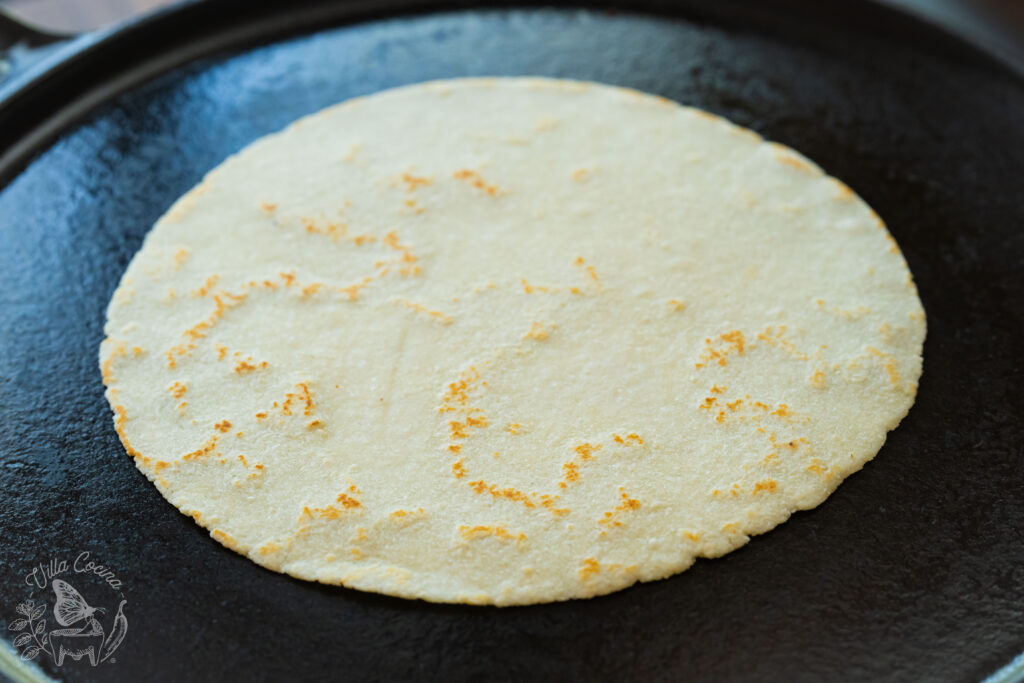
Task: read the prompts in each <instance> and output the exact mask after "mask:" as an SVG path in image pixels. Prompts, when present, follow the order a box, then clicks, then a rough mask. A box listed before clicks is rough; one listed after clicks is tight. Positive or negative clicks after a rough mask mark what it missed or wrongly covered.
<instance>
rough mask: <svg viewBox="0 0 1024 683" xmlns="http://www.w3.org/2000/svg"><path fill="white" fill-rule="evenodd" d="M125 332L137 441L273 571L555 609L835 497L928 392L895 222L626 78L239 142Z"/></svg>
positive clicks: (472, 87) (502, 85) (384, 113)
mask: <svg viewBox="0 0 1024 683" xmlns="http://www.w3.org/2000/svg"><path fill="white" fill-rule="evenodd" d="M107 316H108V319H107V325H106V334H107V339H106V340H105V341H104V342H103V344H102V347H101V350H100V359H101V365H102V371H103V380H104V382H105V384H106V385H107V387H108V388H107V398H108V399H109V401H110V404H111V406H112V407H113V409H114V413H115V420H114V422H115V425H116V428H117V431H118V434H119V435H120V437H121V440H122V442H123V444H124V446H125V448H126V449H127V451H128V452H129V453H130V454H131V455H132V456H134V458H135V460H136V463H137V465H138V467H139V469H140V470H142V471H143V472H144V473H145V474H146V475H147V476H148V477H149V478H150V479H151V480H152V481H153V482H154V483H155V484H156V485H157V487H158V488H159V490H160V492H161V493H162V494H163V495H164V496H165V497H166V498H167V500H169V501H170V502H171V503H173V504H174V505H175V506H177V507H178V508H179V509H180V510H181V511H182V512H184V513H186V514H189V515H192V516H193V517H194V518H195V519H196V521H197V522H199V523H200V524H202V525H203V526H205V527H207V528H208V529H210V532H211V535H212V536H213V537H214V538H215V539H216V540H218V541H219V542H221V543H222V544H224V545H225V546H227V547H228V548H231V549H232V550H235V551H237V552H239V553H242V554H244V555H246V556H248V557H249V558H250V559H252V560H253V561H254V562H256V563H258V564H260V565H262V566H264V567H267V568H269V569H272V570H275V571H280V572H285V573H288V574H290V575H292V576H295V577H298V578H302V579H309V580H317V581H322V582H325V583H333V584H344V585H346V586H350V587H352V588H358V589H361V590H368V591H377V592H381V593H387V594H391V595H397V596H402V597H408V598H423V599H426V600H432V601H439V602H468V603H477V604H479V603H493V604H498V605H509V604H528V603H536V602H545V601H552V600H564V599H568V598H581V597H588V596H594V595H598V594H602V593H608V592H610V591H614V590H617V589H620V588H623V587H625V586H628V585H630V584H632V583H634V582H636V581H649V580H653V579H659V578H662V577H666V576H669V575H671V574H673V573H676V572H680V571H682V570H684V569H686V568H687V567H689V566H690V565H691V564H692V563H693V561H694V559H695V558H697V557H715V556H718V555H722V554H723V553H726V552H728V551H730V550H732V549H734V548H737V547H739V546H741V545H743V544H744V543H745V542H746V541H747V540H748V537H749V536H750V535H751V534H759V533H763V532H765V531H767V530H769V529H771V528H772V527H774V526H775V525H777V524H779V523H781V522H783V521H785V520H786V519H787V518H788V517H789V515H790V513H791V512H793V511H794V510H798V509H806V508H810V507H813V506H815V505H818V504H819V503H820V502H821V501H823V500H824V499H825V498H826V497H827V496H828V494H829V493H830V492H831V491H832V490H833V489H835V487H836V486H837V485H838V484H839V482H840V481H841V480H842V479H843V478H844V477H846V476H847V475H849V474H851V473H853V472H855V471H856V470H858V469H860V468H861V467H862V466H863V465H864V463H865V462H867V461H868V460H870V459H871V458H872V457H873V456H874V455H875V454H876V453H877V452H878V450H879V448H881V446H882V443H883V442H884V441H885V437H886V433H887V432H888V431H889V430H891V429H893V428H895V427H896V425H897V424H898V423H899V421H900V420H901V419H902V418H903V416H904V415H905V414H906V413H907V410H908V409H909V408H910V406H911V404H912V403H913V400H914V395H915V392H916V387H917V385H916V382H917V380H918V378H919V376H920V373H921V349H922V343H923V340H924V335H925V318H924V311H923V309H922V306H921V302H920V301H919V299H918V297H917V293H916V290H915V288H914V284H913V281H912V279H911V275H910V272H909V270H908V268H907V264H906V262H905V261H904V259H903V257H902V255H901V254H900V251H899V248H898V247H897V245H896V243H895V241H894V240H893V238H892V237H891V236H890V235H889V233H888V232H887V231H886V228H885V225H884V224H883V223H882V221H881V220H880V219H879V218H878V216H877V215H876V214H875V213H874V212H873V211H872V210H871V209H870V208H869V207H868V206H867V205H866V204H865V203H864V202H863V201H862V200H861V199H860V198H859V197H857V195H855V194H854V193H853V192H852V191H851V190H850V189H849V188H848V187H846V186H845V185H844V184H843V183H841V182H839V181H837V180H835V179H834V178H830V177H828V176H826V175H824V174H823V172H822V171H821V169H819V168H818V167H817V166H815V165H814V164H813V163H811V162H810V161H808V160H807V159H805V158H804V157H802V156H801V155H799V154H798V153H796V152H794V151H793V150H791V149H789V148H786V147H783V146H780V145H777V144H774V143H771V142H766V141H764V140H762V139H761V138H760V137H759V136H758V135H757V134H755V133H753V132H751V131H749V130H747V129H744V128H740V127H737V126H735V125H733V124H731V123H729V122H728V121H725V120H723V119H721V118H719V117H716V116H713V115H710V114H707V113H705V112H702V111H700V110H697V109H692V108H687V107H682V106H679V105H677V104H675V103H673V102H670V101H668V100H665V99H663V98H659V97H653V96H649V95H645V94H642V93H638V92H635V91H631V90H625V89H621V88H613V87H609V86H604V85H597V84H588V83H579V82H571V81H554V80H543V79H489V80H480V79H473V80H456V81H442V82H434V83H427V84H421V85H415V86H410V87H405V88H400V89H396V90H391V91H387V92H383V93H380V94H377V95H373V96H371V97H367V98H363V99H357V100H352V101H349V102H346V103H344V104H341V105H338V106H336V107H332V108H329V109H327V110H324V111H322V112H319V113H317V114H315V115H312V116H309V117H307V118H304V119H302V120H300V121H298V122H296V123H295V124H293V125H291V126H289V127H288V128H287V129H286V130H284V131H282V132H280V133H277V134H274V135H270V136H267V137H266V138H263V139H261V140H259V141H257V142H256V143H254V144H252V145H251V146H249V147H248V148H247V149H245V150H244V151H242V152H241V153H239V154H237V155H235V156H233V157H231V158H230V159H228V160H227V161H225V162H224V163H223V164H222V165H221V166H219V167H218V168H216V169H214V170H213V171H211V172H210V173H209V175H207V177H206V178H205V179H204V180H203V182H202V183H201V184H200V185H199V186H197V187H196V188H194V189H193V190H191V191H190V192H188V193H187V194H186V195H185V196H183V197H182V198H181V199H180V200H178V201H177V202H176V203H175V204H174V206H173V207H171V209H170V210H169V211H168V212H167V214H166V215H164V216H163V217H162V218H161V219H160V220H159V221H158V222H157V223H156V225H155V226H154V228H153V230H152V231H151V232H150V233H149V235H148V237H147V238H146V240H145V243H144V245H143V247H142V249H141V250H140V251H139V253H138V254H137V255H136V256H135V258H134V260H133V261H132V263H131V265H130V266H129V267H128V270H127V272H126V273H125V275H124V277H123V279H122V281H121V284H120V286H119V287H118V289H117V291H116V292H115V293H114V296H113V299H112V301H111V304H110V308H109V310H108V314H107Z"/></svg>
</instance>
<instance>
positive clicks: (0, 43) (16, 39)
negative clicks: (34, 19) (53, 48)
mask: <svg viewBox="0 0 1024 683" xmlns="http://www.w3.org/2000/svg"><path fill="white" fill-rule="evenodd" d="M68 37H70V36H61V35H57V34H54V33H47V32H46V31H43V30H40V29H37V28H33V27H32V26H29V25H27V24H24V23H22V22H21V21H19V20H17V19H15V18H14V17H12V16H11V15H10V14H8V13H7V12H5V11H4V10H2V9H0V56H2V53H3V52H6V51H7V50H9V49H11V48H12V47H14V46H15V45H21V46H23V47H26V48H33V47H42V46H44V45H50V44H51V43H56V42H57V41H59V40H64V39H65V38H68Z"/></svg>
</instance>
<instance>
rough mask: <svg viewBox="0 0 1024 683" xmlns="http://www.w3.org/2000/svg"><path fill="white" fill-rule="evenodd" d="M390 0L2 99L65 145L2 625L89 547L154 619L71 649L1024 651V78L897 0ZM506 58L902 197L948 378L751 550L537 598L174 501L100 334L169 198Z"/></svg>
mask: <svg viewBox="0 0 1024 683" xmlns="http://www.w3.org/2000/svg"><path fill="white" fill-rule="evenodd" d="M385 4H386V3H381V4H379V5H374V10H373V11H374V12H376V13H377V14H376V15H375V17H374V19H373V20H372V21H370V22H368V23H352V22H354V19H353V18H355V17H362V16H363V15H361V14H360V12H363V11H364V10H365V8H366V6H365V5H362V4H359V3H341V4H338V3H334V4H332V5H330V6H326V5H323V4H318V3H301V2H300V3H296V2H291V3H271V2H250V3H245V5H244V7H245V9H244V10H241V9H240V8H241V7H242V5H241V4H238V3H235V4H233V5H232V7H228V6H227V4H226V3H219V2H212V3H210V2H207V3H198V4H194V5H190V6H187V7H186V8H184V9H182V10H178V11H176V12H171V13H169V14H166V15H164V16H162V17H159V18H157V19H154V20H151V21H148V22H143V23H142V24H139V25H136V26H134V27H130V28H128V29H125V30H124V31H122V32H121V33H117V34H115V35H114V36H112V37H110V38H107V39H105V40H102V41H98V42H96V43H95V44H90V45H88V46H87V47H86V48H84V49H78V50H77V51H74V53H73V54H69V55H68V56H66V57H64V58H62V60H61V61H59V62H58V63H57V66H56V67H55V70H53V71H51V72H49V75H48V76H46V78H44V79H43V80H42V81H40V80H36V81H33V83H32V84H31V86H30V87H26V88H23V89H22V90H19V91H18V92H16V93H14V94H13V95H12V94H10V93H8V99H7V100H6V101H5V102H0V153H2V152H5V151H7V152H10V151H11V150H12V149H14V148H15V147H16V146H17V145H19V144H20V145H22V147H21V148H19V149H20V151H18V154H21V152H23V151H25V150H26V149H27V150H28V151H29V152H31V153H33V154H38V155H37V156H36V157H35V158H34V159H33V160H31V161H30V163H28V164H27V166H26V165H25V162H26V159H25V158H23V157H22V158H19V156H18V154H13V153H12V154H9V155H8V156H7V158H6V165H5V166H3V168H0V177H2V178H3V179H4V180H5V182H7V184H6V186H5V187H3V189H2V190H0V239H2V245H0V297H2V299H0V300H2V304H0V347H2V349H0V419H2V420H3V426H4V429H3V430H2V431H0V629H2V632H0V633H2V634H3V635H2V636H0V637H2V638H3V639H4V640H6V641H7V642H9V641H10V637H9V636H10V635H11V633H10V632H9V631H8V630H7V624H8V623H9V622H10V621H11V619H13V618H14V616H15V614H14V608H15V605H17V604H18V603H19V602H21V601H22V600H24V599H25V598H26V597H27V591H28V590H29V587H27V586H26V585H25V584H24V575H25V573H26V572H27V571H29V570H31V568H32V567H33V566H34V565H35V564H36V563H38V562H44V561H47V560H48V559H49V558H51V557H69V558H73V557H75V556H76V555H77V554H78V553H80V552H82V551H85V550H88V551H90V552H91V553H92V554H93V556H94V557H95V558H96V559H97V560H100V561H102V562H103V563H104V564H106V565H109V566H110V567H112V568H113V569H115V570H116V572H117V575H118V577H119V578H120V579H121V580H122V581H123V584H124V585H123V591H124V596H125V599H126V600H127V604H126V607H125V612H126V615H127V617H128V621H129V628H128V632H127V637H126V639H125V641H124V643H123V644H122V646H121V647H120V648H119V649H118V650H117V652H116V657H115V659H116V662H114V663H111V662H107V663H104V664H101V665H100V666H98V667H96V668H92V667H90V666H89V665H88V663H87V662H86V661H84V660H83V661H81V662H70V661H68V662H65V664H64V666H62V667H61V668H60V669H57V668H55V667H54V666H53V664H52V662H50V661H49V660H48V658H47V661H45V662H44V670H45V671H46V672H47V673H48V674H50V675H52V676H54V677H57V678H60V679H64V680H69V681H91V680H124V681H177V680H188V681H207V680H209V681H213V680H254V681H255V680H312V679H337V680H386V681H411V680H443V681H460V680H497V681H501V680H527V679H530V680H684V679H695V680H721V681H735V680H760V681H766V680H771V681H775V680H777V681H820V680H844V681H880V680H894V681H895V680H941V681H946V680H949V681H963V680H977V679H980V678H982V677H984V676H986V675H988V674H990V673H992V672H993V671H995V670H996V669H998V668H999V667H1001V666H1002V665H1004V664H1005V663H1007V662H1008V661H1010V660H1011V659H1012V658H1013V657H1014V656H1015V655H1017V654H1018V653H1020V652H1021V651H1022V650H1024V452H1022V444H1024V430H1022V424H1021V415H1022V414H1024V401H1022V398H1024V391H1022V389H1021V380H1022V377H1021V371H1020V368H1021V361H1020V353H1021V350H1022V348H1021V346H1022V344H1021V340H1022V338H1024V337H1022V334H1024V329H1022V317H1024V316H1022V303H1021V296H1022V294H1024V283H1022V275H1021V269H1022V265H1021V264H1022V255H1024V249H1022V241H1024V239H1022V234H1024V230H1022V226H1024V85H1022V82H1021V81H1020V80H1019V79H1018V78H1017V77H1015V76H1013V75H1012V74H1010V73H1009V72H1008V71H1006V70H1004V69H1002V68H1000V67H999V66H998V65H996V64H995V63H994V62H991V61H989V60H987V59H986V58H983V57H981V56H980V55H979V54H978V53H976V52H973V51H972V50H970V49H969V48H967V47H965V46H963V45H959V44H957V43H955V42H954V41H952V40H949V39H946V38H943V37H942V36H939V35H937V34H935V33H934V32H932V31H930V30H928V29H927V28H926V27H922V26H921V25H918V24H916V23H914V22H913V21H911V20H909V19H906V18H904V17H900V16H899V15H891V14H890V13H888V12H882V11H881V10H879V9H878V8H877V7H875V6H874V5H871V4H869V3H866V2H849V3H838V5H837V4H831V9H830V10H828V11H824V10H821V9H820V7H816V6H818V5H819V3H815V2H807V3H801V2H792V1H790V2H785V3H766V2H753V3H750V4H749V5H748V4H743V3H715V2H711V1H708V2H697V1H694V0H691V1H689V2H682V3H664V2H663V3H658V4H656V5H651V6H650V10H651V13H648V14H641V13H638V14H632V13H625V12H622V13H613V12H607V11H604V10H600V9H597V10H582V9H578V8H563V9H544V8H520V9H510V8H492V9H459V8H454V9H453V8H451V7H449V8H448V9H447V10H443V9H442V10H440V11H438V12H434V11H433V10H434V9H436V8H433V7H431V8H430V9H431V11H430V12H423V13H415V14H411V13H410V14H402V13H401V12H399V11H398V9H395V11H394V12H393V13H392V16H389V17H388V16H383V15H384V14H387V13H390V12H391V10H390V9H387V8H383V6H384V5H385ZM412 5H417V3H404V5H403V6H402V8H399V9H402V11H405V10H408V9H409V8H410V7H411V6H412ZM394 7H395V8H397V4H396V5H395V6H394ZM417 7H418V8H419V9H423V7H424V5H423V4H422V3H419V5H417ZM837 8H838V9H837ZM297 9H298V10H301V11H299V12H298V13H295V12H294V10H297ZM239 12H241V13H239ZM314 30H316V31H317V32H313V31H314ZM189 31H191V33H189ZM275 40H276V41H278V42H273V41H275ZM111 46H113V47H111ZM176 62H177V63H179V64H180V66H173V67H172V65H173V64H175V63H176ZM481 74H491V75H521V74H538V75H545V76H557V77H570V78H579V79H592V80H597V81H603V82H606V83H613V84H620V85H626V86H632V87H635V88H639V89H641V90H645V91H649V92H652V93H657V94H660V95H664V96H666V97H669V98H672V99H674V100H678V101H680V102H684V103H686V104H691V105H695V106H698V107H703V108H706V109H708V110H711V111H713V112H716V113H719V114H722V115H724V116H727V117H728V118H730V119H732V120H733V121H736V122H737V123H739V124H742V125H744V126H749V127H751V128H753V129H755V130H757V131H759V132H760V133H762V134H763V135H765V136H766V137H768V138H770V139H773V140H777V141H779V142H782V143H784V144H787V145H791V146H793V147H795V148H796V149H798V150H800V151H801V152H803V153H805V154H807V155H808V156H809V157H810V158H812V159H814V160H815V161H817V162H818V163H819V164H821V165H822V166H823V167H824V168H825V169H826V171H827V172H829V173H831V174H833V175H835V176H837V177H839V178H841V179H843V180H844V181H846V182H847V183H849V185H850V186H852V187H853V188H855V189H856V191H857V192H858V193H860V194H861V195H862V196H863V197H864V198H865V199H866V200H867V201H868V202H869V203H870V204H871V205H872V206H873V207H875V208H876V209H877V211H878V212H879V214H881V215H882V216H883V217H884V218H885V219H886V221H887V222H888V224H889V227H890V229H891V231H892V233H893V234H894V235H895V237H896V239H897V240H898V241H899V243H900V245H901V247H902V248H903V251H904V254H905V255H906V257H907V260H908V261H909V263H910V267H911V270H912V271H913V273H914V276H915V278H916V280H917V283H918V287H919V289H920V294H921V298H922V300H923V301H924V305H925V309H926V310H927V312H928V340H927V343H926V346H925V372H924V376H923V378H922V381H921V383H920V391H919V394H918V399H917V404H916V405H915V406H914V408H913V409H912V411H911V413H910V415H909V416H908V417H907V419H906V420H905V421H904V423H903V424H902V425H901V426H900V427H899V429H897V430H896V431H895V432H893V433H892V434H891V435H890V438H889V440H888V442H887V443H886V445H885V447H884V448H883V449H882V451H881V453H879V455H878V457H877V459H876V460H875V461H874V462H872V463H870V464H869V465H868V466H867V467H866V468H865V469H864V470H863V471H862V472H860V473H858V474H856V475H854V476H853V477H852V478H850V479H849V480H848V481H847V482H846V483H844V484H843V485H842V486H841V487H840V488H839V490H838V491H837V492H836V493H835V494H834V495H833V496H832V497H831V498H829V499H828V501H826V502H825V503H824V504H823V505H821V506H820V507H819V508H818V509H816V510H814V511H811V512H804V513H799V514H797V515H795V516H794V518H793V519H792V520H791V521H789V522H788V523H786V524H784V525H783V526H781V527H779V528H778V529H777V530H775V531H772V532H770V533H769V534H768V535H766V536H763V537H758V538H755V539H753V540H752V541H751V543H750V544H749V545H748V546H747V547H745V548H744V549H742V550H739V551H737V552H734V553H732V554H730V555H728V556H727V557H725V558H723V559H718V560H713V561H706V560H705V561H700V562H698V563H697V564H696V566H694V567H693V568H692V569H690V570H689V571H687V572H685V573H684V574H682V575H679V576H676V577H674V578H671V579H668V580H665V581H660V582H656V583H651V584H644V585H640V586H636V587H634V588H630V589H628V590H625V591H622V592H619V593H616V594H613V595H610V596H607V597H602V598H596V599H592V600H586V601H577V602H571V603H565V604H553V605H544V606H536V607H528V608H505V609H496V608H480V607H465V606H446V605H431V604H427V603H423V602H410V601H405V600H400V599H394V598H388V597H383V596H377V595H371V594H364V593H359V592H356V591H352V590H347V589H344V588H337V587H331V586H321V585H317V584H312V583H306V582H302V581H297V580H294V579H291V578H288V577H286V576H282V575H279V574H275V573H272V572H269V571H266V570H264V569H260V568H259V567H257V566H256V565H254V564H253V563H251V562H249V561H248V560H246V559H245V558H243V557H240V556H238V555H236V554H235V553H233V552H231V551H229V550H226V549H224V548H223V547H221V546H220V545H219V544H218V543H216V542H215V541H213V540H212V539H211V538H209V536H208V535H207V532H206V531H204V530H203V529H201V528H200V527H199V526H198V525H196V524H195V523H194V522H192V520H190V519H188V518H187V517H185V516H183V515H181V514H180V513H179V512H178V511H177V510H175V509H174V508H173V507H172V506H171V505H169V504H168V503H166V502H165V501H164V500H163V498H162V497H161V496H160V494H159V493H158V492H157V490H156V489H155V488H154V487H153V486H152V485H151V484H150V483H149V482H148V481H147V480H146V479H145V477H143V476H142V475H141V474H140V473H139V472H137V471H136V469H135V467H134V465H133V463H132V460H131V458H129V457H128V456H127V455H125V453H124V450H123V449H122V447H121V445H120V444H119V442H118V439H117V436H116V435H115V433H114V429H113V425H112V421H111V414H110V410H109V408H108V406H107V403H106V401H105V400H104V399H103V394H102V392H103V388H102V385H101V383H100V375H99V370H98V369H97V361H96V357H97V346H98V344H99V343H100V341H101V339H102V338H103V334H102V326H103V316H104V309H105V307H106V305H107V302H108V300H109V298H110V295H111V293H112V292H113V290H114V288H115V286H116V284H117V281H118V279H119V277H120V275H121V273H122V271H123V270H124V268H125V266H126V265H127V264H128V261H129V259H130V258H131V257H132V255H133V254H134V253H135V251H136V250H137V249H138V248H139V245H140V243H141V241H142V238H143V236H144V235H145V234H146V232H147V230H148V229H149V227H150V226H151V225H152V223H153V222H154V221H155V220H156V218H157V217H158V216H160V214H162V213H163V212H164V211H165V210H166V209H167V208H168V206H169V205H170V204H171V202H172V201H173V200H174V199H175V198H176V197H178V196H179V195H181V194H182V193H184V192H185V191H186V190H188V189H189V188H190V187H191V186H193V185H194V184H195V183H197V182H198V181H199V180H200V178H201V177H202V176H203V174H204V173H205V172H206V171H207V170H209V169H210V168H212V167H213V166H215V165H216V164H218V163H220V162H221V161H222V160H223V159H224V158H225V156H227V155H228V154H231V153H232V152H235V151H237V150H238V149H240V148H241V147H243V146H244V145H246V144H247V143H249V142H251V141H252V140H254V139H256V138H258V137H260V136H262V135H265V134H267V133H269V132H272V131H275V130H278V129H280V128H281V127H283V126H284V125H286V124H287V123H289V122H290V121H292V120H294V119H295V118H297V117H299V116H302V115H305V114H308V113H310V112H313V111H316V110H318V109H320V108H322V107H325V106H327V105H330V104H333V103H335V102H338V101H341V100H344V99H347V98H349V97H352V96H355V95H363V94H367V93H372V92H375V91H378V90H380V89H382V88H386V87H390V86H396V85H401V84H405V83H412V82H416V81H422V80H426V79H433V78H446V77H455V76H468V75H481ZM118 79H122V80H118ZM133 79H134V80H135V81H138V80H140V79H141V80H143V81H144V82H142V83H141V84H138V83H134V84H133ZM129 86H131V87H129ZM118 89H120V90H122V91H124V92H122V93H121V94H115V91H117V90H118ZM83 98H92V100H88V99H83ZM92 101H99V102H98V104H97V106H95V108H94V109H92V110H91V111H90V112H89V113H88V115H87V116H86V117H85V118H84V120H79V121H77V122H69V120H68V119H69V117H70V116H71V115H73V114H74V113H75V112H76V111H78V109H83V108H84V107H85V106H86V105H84V104H82V103H83V102H86V103H89V102H92ZM69 103H70V104H69ZM76 103H77V104H76ZM58 105H60V106H62V107H64V106H66V108H63V109H59V108H58ZM89 106H92V105H91V104H90V105H89ZM75 107H78V109H76V108H75ZM69 112H70V114H69ZM61 117H63V118H61ZM49 132H59V139H57V140H56V141H55V142H51V141H46V136H47V135H48V134H49ZM396 134H400V131H396ZM33 136H34V137H33ZM26 141H28V142H29V143H31V145H30V146H29V147H25V145H26V144H28V143H26ZM33 145H34V146H33ZM793 267H794V268H799V267H800V264H799V263H794V264H793ZM83 590H84V589H83ZM90 595H96V593H95V592H93V593H90ZM36 596H37V599H41V600H46V599H49V602H50V604H51V605H52V603H53V600H52V598H53V594H52V592H50V593H47V592H46V591H42V592H37V594H36ZM93 600H96V598H93ZM105 604H106V605H107V607H108V609H110V608H111V605H110V603H109V601H107V602H106V603H105ZM115 606H116V603H115ZM110 617H111V615H110V614H109V613H108V614H107V615H106V616H104V617H103V618H102V619H101V620H102V621H103V623H104V626H107V624H109V623H110Z"/></svg>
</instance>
